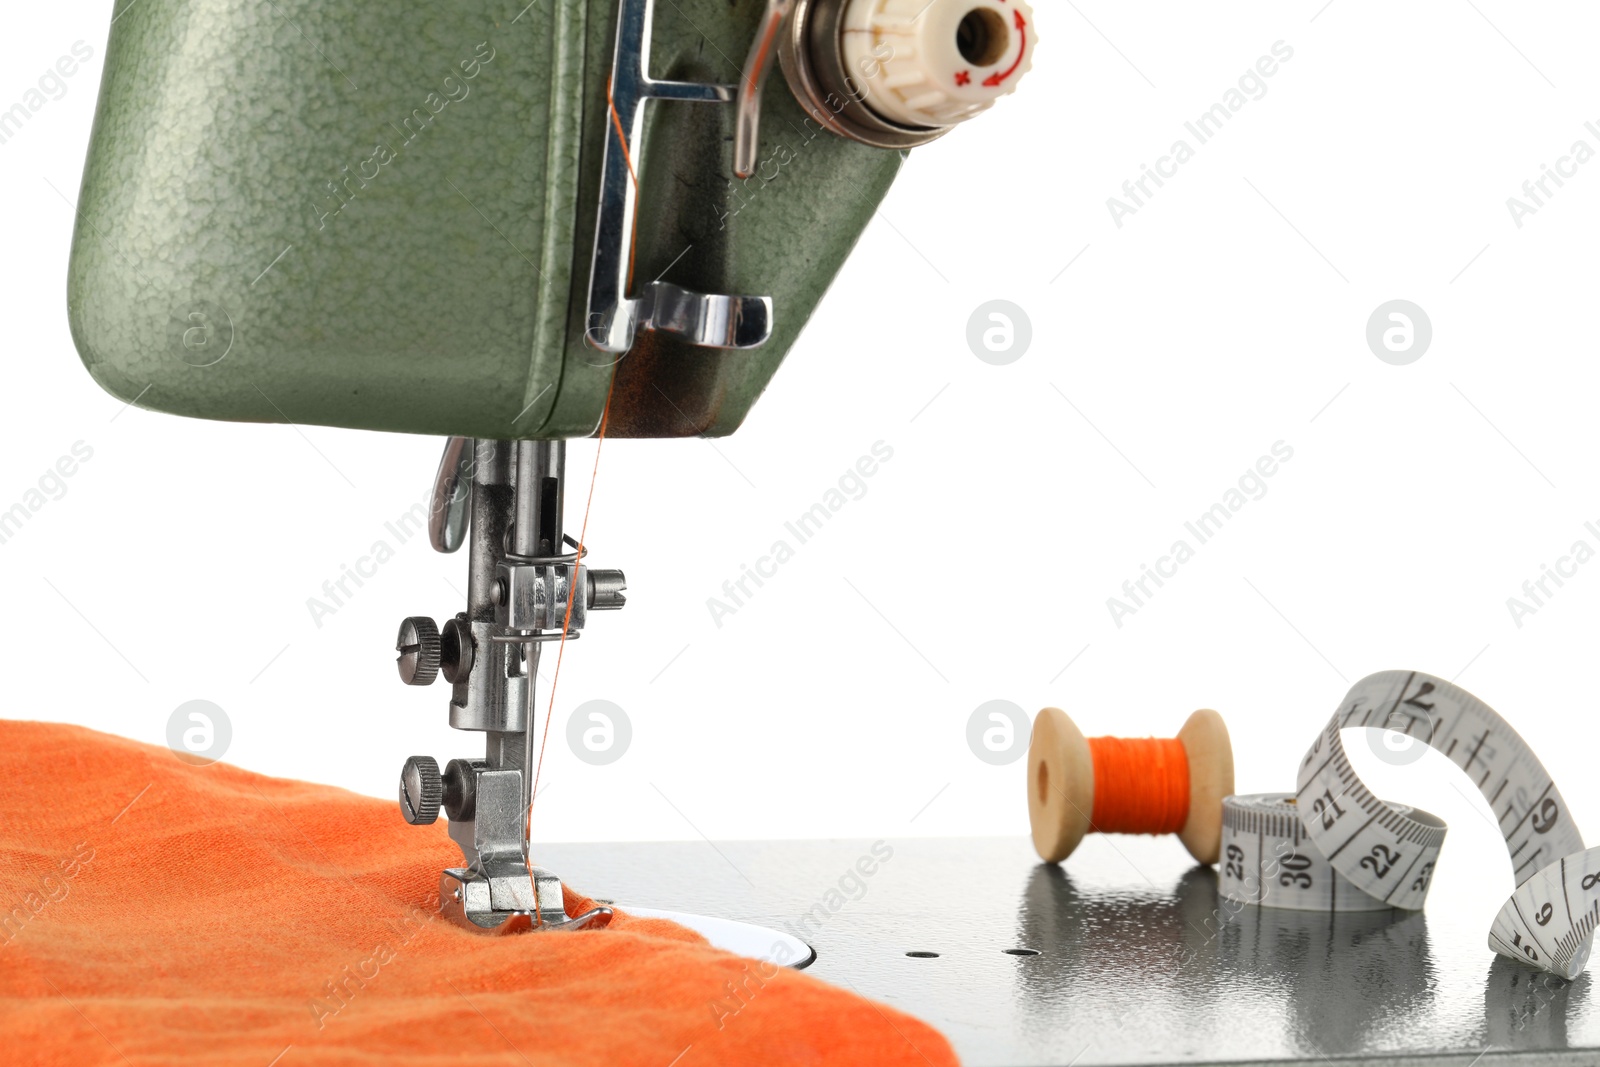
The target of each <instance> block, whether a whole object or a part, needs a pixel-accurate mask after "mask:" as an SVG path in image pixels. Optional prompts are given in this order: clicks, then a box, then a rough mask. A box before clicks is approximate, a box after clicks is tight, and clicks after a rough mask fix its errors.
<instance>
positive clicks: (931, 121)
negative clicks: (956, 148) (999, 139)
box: [840, 0, 1039, 126]
mask: <svg viewBox="0 0 1600 1067" xmlns="http://www.w3.org/2000/svg"><path fill="white" fill-rule="evenodd" d="M840 30H841V37H842V41H841V43H842V49H843V54H844V64H845V72H846V74H848V75H849V77H850V80H851V82H852V83H853V84H854V86H855V87H856V89H857V91H858V92H860V93H861V94H862V97H863V99H864V101H865V103H866V105H867V107H869V108H871V109H872V110H873V111H875V112H876V113H877V114H878V115H880V116H882V117H883V118H886V119H888V120H889V121H891V122H897V123H900V124H901V125H904V126H950V125H954V124H955V123H957V122H961V121H962V120H964V119H969V118H971V117H972V116H974V115H976V114H978V113H979V112H980V111H983V110H985V109H987V108H988V107H989V106H990V105H992V104H993V103H994V102H995V101H996V100H998V99H999V98H1000V97H1002V96H1005V95H1006V94H1007V93H1009V92H1011V91H1012V90H1013V89H1015V88H1016V87H1017V82H1019V81H1021V80H1022V76H1023V75H1024V74H1026V73H1027V72H1028V68H1029V67H1031V66H1032V65H1033V51H1034V48H1035V46H1036V45H1037V44H1038V41H1039V38H1038V34H1037V33H1036V32H1035V30H1034V28H1033V9H1032V8H1031V7H1029V6H1028V5H1027V3H1026V2H1025V0H847V2H846V4H845V10H844V18H843V21H842V25H841V27H840Z"/></svg>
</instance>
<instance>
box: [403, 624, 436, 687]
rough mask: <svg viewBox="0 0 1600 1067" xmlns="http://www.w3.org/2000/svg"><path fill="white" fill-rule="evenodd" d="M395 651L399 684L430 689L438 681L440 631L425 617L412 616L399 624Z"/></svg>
mask: <svg viewBox="0 0 1600 1067" xmlns="http://www.w3.org/2000/svg"><path fill="white" fill-rule="evenodd" d="M394 650H395V651H396V652H398V653H400V655H399V657H398V658H397V659H396V660H395V664H396V665H397V666H398V667H399V668H400V680H401V681H402V682H404V683H406V684H407V685H432V684H433V680H434V679H435V678H437V677H439V627H437V626H435V625H434V623H433V620H432V619H430V618H428V617H427V616H425V615H413V616H412V617H411V618H409V619H404V620H402V621H401V623H400V635H399V636H398V637H396V638H395V644H394Z"/></svg>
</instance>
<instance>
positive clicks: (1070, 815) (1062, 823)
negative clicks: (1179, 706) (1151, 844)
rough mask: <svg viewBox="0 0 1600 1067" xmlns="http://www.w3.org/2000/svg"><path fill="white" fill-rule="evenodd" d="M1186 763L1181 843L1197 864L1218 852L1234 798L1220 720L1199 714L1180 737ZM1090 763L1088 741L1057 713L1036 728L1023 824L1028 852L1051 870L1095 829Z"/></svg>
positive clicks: (1045, 715)
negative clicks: (1228, 799) (1029, 834)
mask: <svg viewBox="0 0 1600 1067" xmlns="http://www.w3.org/2000/svg"><path fill="white" fill-rule="evenodd" d="M1177 740H1178V741H1179V742H1180V743H1181V744H1182V746H1183V751H1184V754H1185V756H1186V758H1187V760H1188V774H1189V808H1188V816H1187V818H1186V820H1185V821H1184V823H1183V828H1182V829H1180V830H1178V831H1177V834H1178V840H1180V841H1182V842H1183V846H1184V847H1185V848H1187V849H1188V850H1189V854H1190V855H1192V856H1193V857H1194V858H1195V859H1197V860H1199V861H1200V862H1201V863H1215V862H1217V857H1218V856H1219V855H1220V853H1221V850H1222V798H1223V797H1225V796H1229V795H1230V794H1232V793H1233V744H1232V742H1231V741H1230V740H1229V738H1228V727H1227V724H1225V723H1224V722H1223V721H1222V716H1221V715H1218V714H1217V713H1216V712H1214V711H1211V710H1209V709H1202V710H1200V711H1197V712H1195V713H1194V714H1193V715H1191V716H1189V720H1188V721H1187V722H1185V723H1184V724H1183V729H1181V730H1179V731H1178V737H1177ZM1094 771H1095V764H1094V756H1093V753H1092V752H1091V751H1090V746H1089V741H1088V739H1087V738H1085V737H1084V736H1083V732H1082V731H1080V730H1079V729H1078V727H1077V725H1076V724H1075V723H1074V722H1073V721H1072V719H1071V718H1070V717H1069V716H1068V715H1067V713H1066V712H1064V711H1062V710H1061V709H1060V708H1045V709H1044V710H1043V711H1041V712H1039V715H1038V717H1037V718H1035V719H1034V721H1033V739H1032V742H1031V743H1030V744H1029V746H1028V821H1029V822H1030V823H1031V824H1032V826H1033V847H1034V848H1035V849H1037V850H1038V852H1039V855H1040V857H1041V858H1043V859H1044V860H1046V861H1048V862H1050V863H1059V862H1061V861H1062V860H1064V859H1066V858H1067V857H1068V856H1070V855H1071V854H1072V850H1073V849H1075V848H1077V847H1078V843H1079V842H1080V841H1082V840H1083V835H1084V834H1086V833H1088V832H1089V831H1090V830H1093V829H1096V826H1095V819H1094V808H1095V775H1094Z"/></svg>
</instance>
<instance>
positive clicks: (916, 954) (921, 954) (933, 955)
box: [906, 952, 939, 960]
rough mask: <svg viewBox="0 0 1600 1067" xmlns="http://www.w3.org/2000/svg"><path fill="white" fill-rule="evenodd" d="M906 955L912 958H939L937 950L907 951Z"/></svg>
mask: <svg viewBox="0 0 1600 1067" xmlns="http://www.w3.org/2000/svg"><path fill="white" fill-rule="evenodd" d="M906 955H907V956H910V957H911V958H912V959H914V960H936V959H938V958H939V954H938V953H937V952H907V953H906Z"/></svg>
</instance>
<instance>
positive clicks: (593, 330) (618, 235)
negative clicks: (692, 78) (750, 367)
mask: <svg viewBox="0 0 1600 1067" xmlns="http://www.w3.org/2000/svg"><path fill="white" fill-rule="evenodd" d="M771 7H780V8H783V9H785V10H786V9H787V4H786V3H784V2H782V0H769V14H768V23H770V20H771V11H770V8H771ZM653 12H654V0H620V6H619V9H618V12H617V47H616V52H615V54H614V56H613V58H612V66H611V83H610V86H609V90H608V93H607V96H608V98H609V101H610V113H609V114H608V115H606V116H605V123H606V147H605V153H604V156H603V159H602V162H601V171H600V211H599V216H598V218H597V219H596V221H595V234H594V259H593V261H592V265H591V267H590V272H589V306H588V317H587V319H586V320H585V323H586V326H585V329H584V340H585V341H587V342H588V344H589V345H590V347H592V348H596V349H598V350H600V351H601V352H610V353H613V354H621V353H625V352H627V351H628V349H630V348H632V347H633V340H634V336H635V334H636V333H637V331H639V330H658V331H661V332H664V333H671V334H676V335H678V336H680V337H683V338H686V339H687V340H688V341H689V343H690V344H693V345H699V346H702V347H706V348H755V347H757V346H758V345H761V344H763V343H764V342H765V341H766V340H767V338H769V337H771V336H772V298H771V297H767V296H727V295H723V294H718V293H696V292H691V291H689V290H687V289H684V288H682V287H681V286H677V285H673V284H672V283H671V282H664V281H661V280H659V279H657V280H656V281H653V282H650V283H648V284H647V285H645V286H644V288H643V289H642V290H641V291H640V292H639V294H638V295H637V296H629V295H628V290H629V289H630V288H631V286H632V281H633V279H632V273H633V254H634V247H633V246H634V222H635V219H636V218H637V215H638V210H639V190H638V184H637V176H638V174H639V171H640V169H641V163H642V160H641V159H640V152H639V148H640V143H641V141H642V139H643V134H644V105H645V103H646V102H647V101H650V100H675V101H679V102H683V103H711V104H732V103H736V102H737V103H739V104H740V110H739V118H738V120H737V123H736V125H737V126H738V133H739V147H738V150H737V151H736V154H739V155H741V157H748V159H749V160H750V161H752V162H753V160H754V157H755V154H756V152H755V137H756V134H757V132H758V131H757V116H758V114H759V108H760V102H761V90H760V86H761V81H762V80H763V78H764V76H765V74H766V70H767V68H768V67H769V66H770V58H769V57H770V55H771V52H772V49H771V47H770V43H769V44H767V45H766V46H763V38H767V39H768V40H769V41H770V37H769V35H771V36H775V35H776V24H771V28H769V27H768V23H764V24H763V29H762V31H761V32H760V33H758V35H757V39H756V44H755V46H754V47H752V49H751V57H750V60H749V61H747V63H746V71H745V73H744V75H743V76H742V81H743V83H744V85H743V89H744V91H743V92H742V93H741V92H740V91H739V89H736V87H734V86H730V85H708V84H704V83H701V82H681V81H657V80H656V79H654V78H652V77H650V75H649V73H648V72H647V71H646V69H645V68H646V66H647V64H648V57H649V55H650V22H651V18H652V14H653ZM779 18H780V21H781V12H780V16H779ZM751 62H754V63H756V64H757V67H758V69H756V70H755V71H754V72H752V71H751V69H750V63H751ZM740 162H741V165H743V158H741V161H740Z"/></svg>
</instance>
